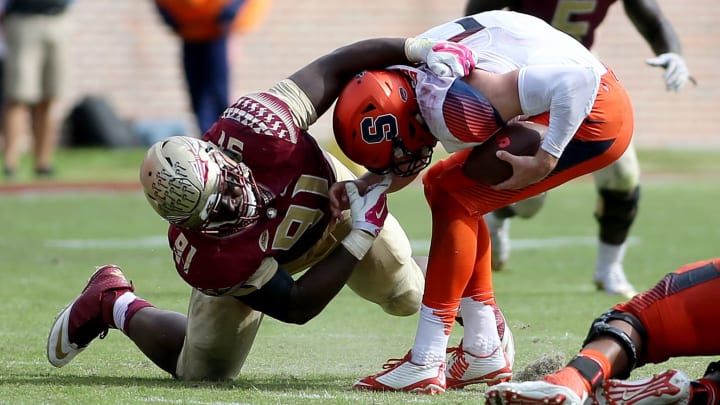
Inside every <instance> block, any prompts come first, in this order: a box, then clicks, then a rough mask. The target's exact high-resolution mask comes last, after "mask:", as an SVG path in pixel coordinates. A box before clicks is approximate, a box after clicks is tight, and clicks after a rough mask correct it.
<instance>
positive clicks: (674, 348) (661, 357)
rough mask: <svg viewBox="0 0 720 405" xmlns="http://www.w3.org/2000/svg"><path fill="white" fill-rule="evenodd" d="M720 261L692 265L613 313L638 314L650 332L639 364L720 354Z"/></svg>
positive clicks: (673, 274)
mask: <svg viewBox="0 0 720 405" xmlns="http://www.w3.org/2000/svg"><path fill="white" fill-rule="evenodd" d="M718 291H720V257H719V258H715V259H711V260H703V261H699V262H695V263H690V264H687V265H684V266H682V267H680V268H679V269H677V270H675V271H674V272H672V273H670V274H668V275H666V276H665V277H664V278H663V279H662V280H660V282H658V283H657V284H656V285H655V287H653V288H651V289H650V290H648V291H645V292H644V293H642V294H638V295H636V296H635V297H633V298H632V299H631V300H630V301H627V302H624V303H621V304H618V305H615V307H614V309H616V310H618V311H623V312H628V313H630V314H632V315H635V317H637V318H638V319H639V320H640V322H642V324H643V326H645V330H646V331H647V336H648V339H647V342H646V344H647V347H645V348H644V350H643V352H644V353H645V356H644V357H642V358H640V359H638V360H639V364H638V365H643V364H647V363H662V362H663V361H666V360H668V359H669V358H671V357H679V356H711V355H712V356H714V355H717V354H718V353H720V322H719V321H720V300H718V296H717V294H718Z"/></svg>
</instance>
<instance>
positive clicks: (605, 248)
mask: <svg viewBox="0 0 720 405" xmlns="http://www.w3.org/2000/svg"><path fill="white" fill-rule="evenodd" d="M626 250H627V243H623V244H622V245H611V244H608V243H605V242H603V241H600V240H598V255H597V261H596V264H595V273H596V274H597V275H604V274H607V273H608V272H609V271H610V268H611V267H612V266H613V265H622V261H623V259H624V258H625V251H626Z"/></svg>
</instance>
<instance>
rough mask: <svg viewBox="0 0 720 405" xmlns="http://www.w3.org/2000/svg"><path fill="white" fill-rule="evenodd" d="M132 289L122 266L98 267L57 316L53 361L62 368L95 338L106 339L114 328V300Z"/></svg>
mask: <svg viewBox="0 0 720 405" xmlns="http://www.w3.org/2000/svg"><path fill="white" fill-rule="evenodd" d="M128 291H134V288H133V286H132V283H131V282H129V281H128V280H127V279H126V278H125V276H124V275H123V273H122V271H120V268H119V267H117V266H115V265H112V264H109V265H106V266H102V267H99V268H98V269H97V270H95V273H93V275H92V276H91V277H90V279H89V280H88V282H87V285H86V286H85V288H84V289H83V291H82V292H81V293H80V295H79V296H78V297H77V298H75V299H74V300H73V301H72V302H71V303H70V304H68V305H67V306H66V307H65V308H63V310H62V311H60V313H59V314H58V316H57V317H56V318H55V322H54V323H53V325H52V328H51V329H50V334H49V335H48V340H47V358H48V361H49V362H50V364H52V365H53V366H55V367H62V366H64V365H66V364H68V363H70V361H72V359H73V358H75V356H77V355H78V353H80V352H81V351H83V350H85V348H86V347H87V346H88V345H89V344H90V342H91V341H92V340H93V339H95V338H96V337H98V336H99V337H100V339H103V338H105V335H107V332H108V329H109V328H114V325H113V319H112V316H113V315H112V308H113V303H114V302H115V299H116V298H117V297H118V296H120V295H121V294H123V293H125V292H128Z"/></svg>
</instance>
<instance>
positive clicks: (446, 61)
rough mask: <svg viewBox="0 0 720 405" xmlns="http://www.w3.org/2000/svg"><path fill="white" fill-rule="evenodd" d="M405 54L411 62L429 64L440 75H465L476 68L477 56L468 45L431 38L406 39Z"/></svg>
mask: <svg viewBox="0 0 720 405" xmlns="http://www.w3.org/2000/svg"><path fill="white" fill-rule="evenodd" d="M405 56H406V57H407V58H408V60H409V61H410V62H421V63H425V64H427V66H428V68H430V70H431V71H432V72H433V73H435V74H436V75H438V76H444V77H465V76H467V75H469V74H470V72H472V70H473V69H475V64H476V63H477V57H476V56H475V53H474V52H473V51H472V49H470V48H468V47H467V46H465V45H463V44H460V43H457V42H450V41H440V40H434V39H429V38H408V39H407V40H405Z"/></svg>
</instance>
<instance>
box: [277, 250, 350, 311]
mask: <svg viewBox="0 0 720 405" xmlns="http://www.w3.org/2000/svg"><path fill="white" fill-rule="evenodd" d="M358 261H359V260H358V259H357V258H356V257H355V256H353V254H351V253H350V252H349V251H348V249H346V248H345V247H344V246H342V245H341V246H339V247H338V248H337V249H335V250H334V251H333V252H332V253H330V255H328V256H327V257H326V258H325V259H324V260H323V261H321V262H320V263H318V264H316V265H315V266H313V267H311V268H310V269H309V270H308V271H306V272H305V274H303V275H302V276H301V277H300V278H299V279H297V281H296V282H295V286H294V287H293V289H292V291H291V293H290V305H289V308H288V312H287V317H288V319H287V320H285V322H291V323H296V324H301V325H302V324H304V323H306V322H308V321H309V320H311V319H312V318H314V317H315V316H316V315H317V314H319V313H320V312H321V311H322V310H323V309H324V308H325V307H326V306H327V304H328V303H329V302H330V301H331V300H332V299H333V298H334V297H335V296H336V295H337V294H338V293H339V292H340V290H342V288H343V286H344V285H345V283H346V282H347V280H348V279H349V278H350V275H351V274H352V272H353V269H354V268H355V265H356V264H357V263H358Z"/></svg>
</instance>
